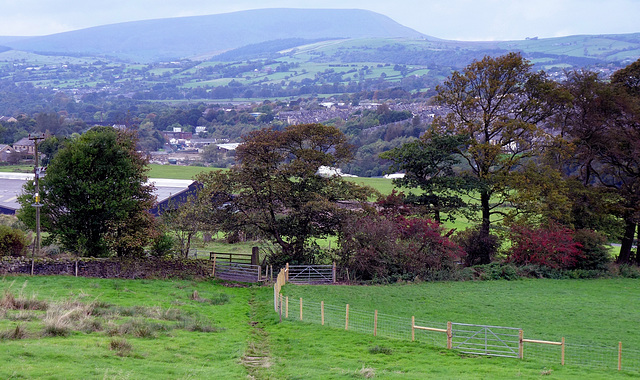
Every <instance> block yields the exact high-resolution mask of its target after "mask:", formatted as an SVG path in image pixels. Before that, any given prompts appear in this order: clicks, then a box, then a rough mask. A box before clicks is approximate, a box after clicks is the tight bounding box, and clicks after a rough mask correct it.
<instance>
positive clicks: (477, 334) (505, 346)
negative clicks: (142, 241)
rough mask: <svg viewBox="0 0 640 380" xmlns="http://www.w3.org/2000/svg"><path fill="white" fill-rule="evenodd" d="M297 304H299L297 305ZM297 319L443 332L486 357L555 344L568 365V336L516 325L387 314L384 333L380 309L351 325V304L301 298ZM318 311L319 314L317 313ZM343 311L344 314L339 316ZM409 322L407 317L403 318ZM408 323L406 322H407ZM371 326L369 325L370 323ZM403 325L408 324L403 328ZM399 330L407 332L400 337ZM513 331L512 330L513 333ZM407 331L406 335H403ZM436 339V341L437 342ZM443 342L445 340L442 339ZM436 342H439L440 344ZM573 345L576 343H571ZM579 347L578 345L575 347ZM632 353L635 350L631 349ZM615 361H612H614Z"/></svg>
mask: <svg viewBox="0 0 640 380" xmlns="http://www.w3.org/2000/svg"><path fill="white" fill-rule="evenodd" d="M286 278H287V269H286V268H283V269H281V270H280V273H279V274H278V278H277V280H276V283H275V284H274V308H275V310H276V312H278V313H279V314H280V320H282V318H283V317H284V318H285V319H288V318H289V297H285V296H283V294H282V293H281V289H282V286H283V285H284V284H285V283H286V281H287V280H286ZM296 304H297V305H296ZM293 307H294V308H295V309H298V310H294V313H295V314H294V315H295V317H294V318H295V319H297V320H299V321H307V322H312V323H319V324H321V325H323V326H325V325H327V323H328V324H329V326H331V327H334V328H341V329H342V328H344V329H345V330H355V331H358V332H363V333H372V334H373V336H386V337H393V338H400V339H408V338H410V339H411V341H415V340H416V331H426V332H434V333H442V334H443V335H444V336H445V339H446V348H447V349H450V350H458V351H460V352H470V353H473V354H476V355H485V356H502V357H513V358H519V359H524V357H525V348H526V346H528V345H546V346H556V347H558V348H559V350H558V351H557V355H558V359H559V362H560V364H561V365H563V366H564V365H565V352H566V349H567V345H566V343H565V338H564V337H562V339H561V340H560V341H549V340H538V339H526V338H525V337H524V330H523V329H520V328H513V327H502V326H488V325H472V324H463V323H455V322H447V324H446V328H440V327H431V326H420V325H417V324H416V319H415V316H412V317H411V321H410V325H409V323H408V322H402V318H401V317H393V316H388V315H387V316H385V318H386V319H387V320H386V323H385V326H383V327H384V328H385V329H387V330H388V329H391V330H389V331H383V332H382V334H381V331H380V326H379V315H378V310H375V311H374V312H373V313H368V312H367V313H363V312H358V313H356V314H355V317H356V320H355V327H353V326H352V319H353V314H354V311H353V310H352V309H351V308H350V305H349V304H346V305H345V307H343V308H341V307H338V306H330V305H327V304H325V302H324V301H320V303H317V302H309V301H304V300H303V299H302V298H301V297H299V298H298V299H297V300H295V301H294V306H293ZM327 308H330V311H331V313H330V315H329V316H327V314H326V312H327ZM318 314H319V315H318ZM340 314H342V315H340ZM390 318H392V319H393V320H394V321H395V322H397V323H399V324H400V325H396V326H389V319H390ZM404 320H405V321H406V319H404ZM404 323H406V325H404ZM367 325H368V326H367ZM402 325H404V326H405V327H403V326H402ZM398 331H405V333H401V334H400V336H399V335H398V334H397V333H398ZM511 331H513V332H511ZM403 334H404V335H403ZM434 342H437V340H436V341H434ZM443 343H444V342H443ZM437 345H440V344H439V343H437ZM571 347H574V346H571ZM616 348H617V363H616V364H617V369H618V371H621V370H622V354H623V352H622V342H619V343H618V347H616ZM574 349H577V347H574ZM632 352H633V351H632ZM612 364H613V363H612Z"/></svg>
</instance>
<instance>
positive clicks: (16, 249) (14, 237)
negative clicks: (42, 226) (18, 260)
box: [0, 225, 29, 256]
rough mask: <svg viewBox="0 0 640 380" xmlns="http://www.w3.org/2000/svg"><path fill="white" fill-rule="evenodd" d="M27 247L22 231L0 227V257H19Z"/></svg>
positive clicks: (26, 239)
mask: <svg viewBox="0 0 640 380" xmlns="http://www.w3.org/2000/svg"><path fill="white" fill-rule="evenodd" d="M28 245H29V238H28V237H27V234H25V233H24V231H21V230H18V229H15V228H11V227H9V226H4V225H0V255H5V256H6V255H11V256H21V255H22V254H24V252H25V251H26V248H27V246H28Z"/></svg>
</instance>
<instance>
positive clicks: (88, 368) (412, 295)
mask: <svg viewBox="0 0 640 380" xmlns="http://www.w3.org/2000/svg"><path fill="white" fill-rule="evenodd" d="M6 289H10V290H11V291H12V292H13V293H14V294H16V295H18V294H20V293H22V294H23V295H25V296H27V297H30V296H31V294H35V295H36V298H37V299H39V300H47V302H49V303H50V304H51V303H53V302H55V301H65V300H66V301H69V300H76V301H82V302H85V303H90V302H99V303H101V304H107V305H111V306H110V307H113V308H117V309H118V310H121V315H120V317H119V318H120V319H122V320H121V321H120V322H119V324H125V323H127V321H130V320H131V319H128V318H137V320H138V321H140V320H144V321H151V323H156V324H164V325H170V324H172V323H174V322H171V321H156V320H154V319H153V318H151V317H149V316H146V317H145V316H144V315H142V316H137V317H128V316H127V315H129V314H130V313H133V314H136V313H138V314H144V313H142V312H141V311H140V310H145V308H161V309H162V310H165V311H166V310H173V311H175V313H178V314H179V315H182V316H186V317H188V318H192V319H193V318H199V319H201V320H206V321H209V322H210V323H211V324H212V325H213V326H215V327H216V328H217V329H218V331H216V332H195V331H190V330H188V329H185V328H175V329H170V330H167V331H163V330H158V331H157V332H155V333H154V334H151V335H145V336H147V337H144V338H140V337H137V336H135V335H132V334H125V335H122V336H114V337H112V336H109V335H108V334H107V333H106V332H104V331H98V332H90V333H89V332H82V331H72V332H71V333H70V334H69V335H68V336H55V337H40V336H37V333H38V331H40V329H41V328H42V321H41V317H37V315H40V316H42V315H44V313H45V312H44V311H34V312H33V313H35V315H36V317H35V318H31V319H29V318H26V317H24V314H23V316H22V317H21V318H23V319H21V320H17V317H14V319H10V318H8V317H7V316H8V315H15V314H16V313H18V311H16V310H9V311H6V312H5V313H4V315H3V313H0V332H4V331H9V330H13V329H15V327H16V324H20V325H21V326H22V327H21V328H24V330H25V331H26V332H27V335H28V336H27V338H26V339H15V340H14V339H3V340H2V338H0V344H1V345H2V350H0V360H2V363H3V365H2V366H0V377H1V378H50V379H66V378H140V379H147V378H148V379H165V378H166V379H170V378H171V379H174V378H180V379H183V378H224V379H246V378H247V376H248V375H251V376H253V377H254V378H256V379H361V378H371V377H373V376H375V378H379V379H478V378H485V379H513V378H523V379H537V378H540V377H543V376H548V377H549V378H562V379H579V378H633V377H634V376H635V375H637V373H627V372H624V371H623V372H622V373H618V372H617V371H605V370H593V369H591V368H580V367H574V366H570V365H568V366H566V367H561V366H560V365H559V364H548V363H542V362H540V361H536V360H534V359H526V360H517V359H505V358H488V357H475V356H469V355H462V354H459V353H457V352H455V351H448V350H446V349H442V348H437V347H432V346H429V345H428V344H425V343H418V342H410V341H402V340H391V339H385V338H376V337H373V336H371V335H369V334H362V333H357V332H352V331H344V330H343V329H336V328H328V327H322V326H319V325H315V324H309V323H303V322H297V321H295V320H294V319H293V318H292V320H285V321H283V322H282V323H279V322H278V316H277V314H276V313H275V312H274V311H273V305H272V302H273V288H272V287H270V286H265V287H248V288H245V287H224V286H222V285H221V284H219V283H217V282H213V281H183V280H180V281H178V280H175V281H160V280H105V279H93V278H74V277H66V276H58V277H46V276H43V277H5V278H3V279H2V280H0V291H1V292H3V291H4V290H6ZM194 291H197V292H198V297H194ZM285 291H286V292H287V293H288V294H291V295H293V294H294V293H299V294H304V296H305V297H309V296H310V294H313V298H316V299H324V300H325V301H326V302H327V303H328V304H340V303H345V302H350V304H351V307H352V310H354V311H355V310H358V309H363V310H373V309H374V308H377V309H379V310H380V311H381V312H382V311H383V310H384V311H386V312H387V313H390V314H396V315H401V316H410V315H414V314H415V315H416V316H417V317H418V316H419V317H420V318H423V319H429V320H436V321H446V320H449V319H451V320H454V321H467V322H484V323H498V324H505V325H512V324H514V323H516V322H517V321H519V322H520V325H521V326H520V327H523V328H524V329H525V334H527V335H528V336H530V337H533V334H532V333H531V335H529V334H528V333H529V332H530V331H540V332H541V334H542V335H541V336H537V337H538V338H548V339H554V338H556V337H557V336H560V333H561V332H560V331H562V332H565V331H574V332H575V331H583V330H584V331H583V332H581V334H583V339H586V336H587V335H589V336H592V337H593V336H596V335H598V336H600V335H602V334H610V335H611V337H612V338H613V337H616V339H617V337H618V334H619V333H624V334H625V335H626V339H625V340H623V341H624V342H625V343H624V344H625V345H627V346H626V347H631V346H632V345H633V344H636V343H637V340H636V343H633V340H632V339H631V337H633V336H635V338H634V339H637V335H638V333H637V332H635V330H636V329H635V328H634V327H633V326H635V323H637V320H638V318H639V317H640V315H639V313H640V311H638V310H637V309H638V308H636V307H634V306H633V302H635V300H637V299H638V296H639V294H638V293H639V292H640V290H638V286H637V281H633V280H597V281H551V280H538V281H533V280H531V281H529V280H528V281H517V282H506V281H496V282H473V283H430V284H416V285H391V286H366V287H360V286H317V287H306V286H291V285H288V286H286V287H285ZM221 294H224V295H226V297H228V302H226V303H223V304H215V303H209V302H201V301H198V299H200V300H201V299H218V298H219V296H220V295H221ZM223 298H224V297H223ZM0 311H1V310H0ZM125 311H128V313H125ZM167 314H169V313H168V312H167ZM558 320H561V321H562V323H559V322H558ZM612 321H615V323H613V322H612ZM556 329H558V331H556ZM551 332H555V333H556V334H555V335H552V336H548V335H546V334H550V333H551ZM0 336H2V335H0ZM567 336H568V335H567ZM572 339H574V338H572ZM261 358H262V359H264V360H260V359H261ZM255 362H258V365H257V366H252V365H251V363H255ZM247 363H248V364H247Z"/></svg>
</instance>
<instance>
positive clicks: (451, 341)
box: [447, 322, 453, 350]
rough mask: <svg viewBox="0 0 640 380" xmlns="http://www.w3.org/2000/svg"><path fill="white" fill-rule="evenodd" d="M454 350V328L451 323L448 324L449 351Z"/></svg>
mask: <svg viewBox="0 0 640 380" xmlns="http://www.w3.org/2000/svg"><path fill="white" fill-rule="evenodd" d="M452 348H453V327H452V325H451V322H447V349H449V350H450V349H452Z"/></svg>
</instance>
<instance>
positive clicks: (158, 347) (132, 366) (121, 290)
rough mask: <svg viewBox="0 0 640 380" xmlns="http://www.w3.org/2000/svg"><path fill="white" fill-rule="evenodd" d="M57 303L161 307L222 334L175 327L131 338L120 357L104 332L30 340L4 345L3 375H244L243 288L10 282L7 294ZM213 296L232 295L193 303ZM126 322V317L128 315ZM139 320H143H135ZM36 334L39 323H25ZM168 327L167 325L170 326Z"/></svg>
mask: <svg viewBox="0 0 640 380" xmlns="http://www.w3.org/2000/svg"><path fill="white" fill-rule="evenodd" d="M23 284H26V285H25V286H24V290H23V293H24V294H25V295H31V294H32V293H35V294H36V295H37V298H38V299H45V300H49V301H51V302H53V301H63V300H80V301H84V302H87V303H88V302H92V301H100V302H106V303H109V304H112V305H114V306H117V307H121V308H127V307H129V308H130V307H133V306H139V307H160V308H163V309H165V310H171V309H173V310H178V311H179V312H180V313H181V314H182V315H184V316H188V317H190V318H199V319H202V320H206V321H209V322H210V323H212V324H213V325H214V326H216V327H217V328H219V329H220V331H218V332H211V333H204V332H192V331H187V330H184V329H173V330H170V331H168V332H164V333H163V332H160V333H158V334H157V337H156V338H155V339H153V338H137V337H135V336H126V338H125V339H126V341H127V342H128V343H129V344H131V347H132V348H131V353H130V354H129V355H127V356H122V357H121V356H118V355H116V353H115V352H114V351H113V350H111V349H110V341H111V340H112V339H113V338H111V337H110V336H108V335H107V334H106V333H105V332H92V333H84V332H80V331H74V332H72V333H71V334H70V335H69V336H67V337H48V338H42V337H33V336H32V337H31V338H28V339H22V340H4V341H2V343H1V344H2V350H0V361H2V363H3V365H2V366H0V378H42V377H45V378H52V379H56V378H58V379H66V378H140V379H145V378H149V379H150V378H243V377H246V369H245V368H244V367H243V366H242V365H241V364H240V363H239V358H240V356H241V355H242V353H243V352H244V350H245V349H246V335H247V331H248V330H249V328H250V326H249V325H248V320H247V310H248V304H247V298H248V294H249V293H250V290H249V289H245V288H224V287H221V286H219V285H216V284H214V283H212V282H192V281H151V280H137V281H134V280H132V281H128V280H102V279H89V278H73V277H62V276H60V277H33V278H24V277H16V278H13V277H7V278H4V279H3V280H2V281H1V282H0V288H1V289H7V288H11V290H12V291H13V292H14V293H15V292H17V291H20V289H22V287H23ZM194 290H197V291H198V294H199V297H200V298H204V299H213V298H215V297H217V296H218V295H219V294H220V293H224V294H227V295H228V297H229V302H228V303H226V304H224V305H212V304H211V303H208V302H198V301H196V300H193V299H192V297H191V296H192V294H193V291H194ZM123 318H124V317H123ZM136 318H137V317H136ZM20 323H21V324H24V325H26V326H27V328H28V330H29V331H30V333H31V334H32V335H34V334H37V332H38V330H39V329H40V327H41V322H39V321H29V322H20ZM165 323H168V322H165ZM15 324H16V322H13V321H9V320H7V319H0V331H4V330H6V329H12V328H15Z"/></svg>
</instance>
